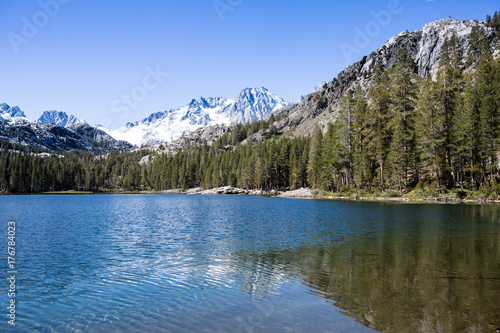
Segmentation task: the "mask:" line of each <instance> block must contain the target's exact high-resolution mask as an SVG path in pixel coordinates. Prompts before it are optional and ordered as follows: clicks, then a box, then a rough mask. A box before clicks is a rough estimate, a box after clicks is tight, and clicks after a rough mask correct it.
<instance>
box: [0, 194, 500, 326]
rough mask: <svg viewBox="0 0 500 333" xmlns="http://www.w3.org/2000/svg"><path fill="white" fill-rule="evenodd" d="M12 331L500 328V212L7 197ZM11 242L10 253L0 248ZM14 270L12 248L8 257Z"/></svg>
mask: <svg viewBox="0 0 500 333" xmlns="http://www.w3.org/2000/svg"><path fill="white" fill-rule="evenodd" d="M0 203H1V206H0V216H1V217H2V225H3V227H2V229H3V230H2V233H1V235H2V239H3V241H2V240H0V244H1V242H3V243H4V244H5V246H6V244H7V221H9V220H14V221H16V224H17V235H16V237H17V244H16V247H17V248H16V250H17V262H16V265H17V276H16V284H17V289H18V291H17V295H16V300H17V303H16V305H17V307H16V326H15V327H12V326H11V325H9V324H8V323H7V321H8V318H7V317H6V314H7V305H8V304H7V302H8V298H7V290H8V283H7V281H6V279H5V278H2V279H1V283H0V300H1V308H2V309H4V310H3V311H4V313H5V315H3V316H2V318H3V320H2V322H1V323H0V331H2V332H5V331H6V332H10V331H12V332H365V331H366V332H369V331H372V329H374V330H377V331H387V332H390V331H392V332H394V331H398V332H404V331H407V332H417V331H426V332H430V331H436V332H447V331H450V332H455V331H462V330H463V331H466V330H469V329H478V330H482V329H485V327H487V325H488V324H490V325H491V324H496V323H498V324H500V316H499V313H500V306H499V305H498V303H499V302H498V299H499V296H500V244H499V243H500V242H499V240H500V211H499V209H498V208H497V206H488V205H485V206H479V205H470V206H469V205H425V204H417V205H404V204H392V203H371V202H340V201H319V200H290V199H280V198H263V197H248V196H182V195H81V196H69V195H63V196H2V197H0ZM2 246H3V245H2ZM0 260H1V261H2V262H1V265H0V267H2V270H3V272H1V273H0V274H2V276H6V275H7V270H8V269H7V259H6V254H5V251H3V252H2V256H1V257H0Z"/></svg>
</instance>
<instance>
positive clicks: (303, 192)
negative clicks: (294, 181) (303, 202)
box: [279, 188, 313, 198]
mask: <svg viewBox="0 0 500 333" xmlns="http://www.w3.org/2000/svg"><path fill="white" fill-rule="evenodd" d="M279 197H282V198H312V197H313V195H312V192H311V190H310V189H308V188H300V189H298V190H293V191H287V192H283V193H281V194H280V195H279Z"/></svg>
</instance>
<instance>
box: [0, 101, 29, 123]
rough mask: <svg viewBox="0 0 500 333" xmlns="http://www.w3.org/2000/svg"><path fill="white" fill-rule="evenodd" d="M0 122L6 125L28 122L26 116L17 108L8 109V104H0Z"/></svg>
mask: <svg viewBox="0 0 500 333" xmlns="http://www.w3.org/2000/svg"><path fill="white" fill-rule="evenodd" d="M0 122H2V123H3V122H5V123H8V124H18V123H26V122H29V120H28V119H27V118H26V115H25V114H24V112H23V111H21V109H20V108H19V106H13V107H10V106H9V105H8V104H5V103H1V104H0Z"/></svg>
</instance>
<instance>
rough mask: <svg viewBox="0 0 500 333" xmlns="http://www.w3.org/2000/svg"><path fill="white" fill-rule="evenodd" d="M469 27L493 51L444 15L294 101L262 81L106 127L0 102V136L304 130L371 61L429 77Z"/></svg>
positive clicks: (365, 86) (366, 81) (50, 140)
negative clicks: (401, 61)
mask: <svg viewBox="0 0 500 333" xmlns="http://www.w3.org/2000/svg"><path fill="white" fill-rule="evenodd" d="M475 26H481V27H483V28H484V29H485V31H486V37H485V38H486V39H487V40H488V42H489V43H490V45H491V47H492V49H493V50H495V51H494V57H495V58H496V57H498V56H500V48H499V42H498V41H499V40H500V38H497V37H496V36H497V33H496V32H495V30H494V29H492V28H489V27H487V26H486V23H485V22H481V21H475V20H455V19H451V18H448V19H443V20H439V21H435V22H431V23H429V24H426V25H425V26H424V28H423V29H422V30H415V31H404V32H402V33H400V34H398V35H396V36H394V37H392V38H390V39H389V40H388V41H387V42H386V43H385V44H384V45H382V46H381V47H380V48H379V49H377V50H375V51H373V52H372V53H370V54H369V55H367V56H365V57H363V59H361V60H360V61H358V62H356V63H354V64H352V65H350V66H348V67H346V68H345V69H344V70H342V71H341V72H340V73H339V74H338V75H337V76H336V77H335V78H334V79H333V80H332V81H330V82H326V83H321V84H320V85H318V86H317V87H316V88H315V89H314V92H312V93H310V94H309V95H306V96H304V97H303V99H301V101H300V103H297V104H289V103H287V102H286V101H284V100H283V99H282V98H280V97H278V96H276V95H274V94H272V93H270V92H269V91H268V90H267V89H266V88H247V89H244V90H243V91H242V92H241V93H240V94H239V95H238V96H237V97H236V99H235V100H231V99H227V98H222V97H207V98H203V97H202V98H198V99H193V100H192V101H191V102H190V103H188V104H187V105H186V106H184V107H182V108H179V109H174V110H169V111H162V112H157V113H153V114H151V115H150V116H149V117H147V118H144V119H142V120H140V121H136V122H131V123H128V124H126V125H125V126H123V127H121V128H118V129H114V130H110V129H107V128H104V127H101V126H97V127H93V126H90V125H88V124H86V123H85V121H83V120H81V119H78V118H76V117H74V116H71V115H68V114H66V113H64V112H58V111H46V112H44V113H43V114H42V116H41V117H40V118H39V119H38V120H37V121H36V122H31V121H29V120H28V119H27V118H26V117H25V115H24V113H23V112H22V111H21V110H20V109H19V108H18V107H10V106H9V105H7V104H0V138H3V139H5V140H9V141H11V142H19V143H23V144H27V145H31V144H34V145H38V146H40V147H46V148H47V149H51V150H72V149H86V150H90V149H94V148H95V147H98V149H113V148H115V147H118V148H126V147H132V145H131V144H133V145H136V146H140V145H143V144H145V145H150V144H158V143H165V142H167V143H169V142H174V141H175V142H176V143H175V144H176V145H177V146H179V145H180V144H181V143H182V142H190V140H195V138H198V137H200V135H201V136H203V137H207V138H211V139H214V138H216V137H217V136H218V135H219V134H220V133H224V132H225V131H228V130H230V128H228V126H229V125H232V124H236V123H246V122H253V121H256V120H259V119H263V118H265V117H266V116H269V114H271V113H273V112H274V114H275V115H283V116H286V117H283V118H281V119H279V120H277V121H276V122H275V123H274V124H273V128H274V129H275V130H277V131H278V132H280V133H287V135H291V136H301V135H310V134H311V133H312V131H313V129H314V128H315V127H316V126H319V127H320V128H322V129H325V128H326V124H328V123H329V122H335V119H336V117H337V114H338V110H339V108H340V103H339V101H340V99H341V98H342V96H344V95H345V93H346V92H347V91H349V90H353V89H355V88H356V87H359V88H360V89H361V92H362V93H363V94H365V95H366V94H367V93H368V91H369V89H370V87H371V85H372V79H373V76H374V69H375V68H376V67H377V65H381V66H382V67H383V68H384V69H387V68H391V67H393V66H394V65H395V64H396V62H397V58H396V55H397V53H398V51H399V50H401V49H403V50H405V51H406V53H407V54H408V56H409V57H410V58H411V59H412V60H413V61H414V63H415V70H414V71H415V73H416V74H418V75H419V76H421V77H422V78H427V77H428V76H430V77H432V78H435V77H436V74H437V72H438V69H439V59H440V57H441V50H442V48H443V43H444V41H445V39H446V38H447V37H450V36H452V35H453V34H454V33H455V34H456V35H457V37H458V40H459V44H460V45H459V48H460V50H461V51H462V52H464V50H466V49H467V45H468V42H469V35H470V33H471V31H472V28H473V27H475ZM468 66H469V65H468V64H466V63H464V64H463V71H469V70H470V69H471V68H469V67H468ZM221 126H222V127H221ZM211 128H213V130H211ZM197 130H198V131H197ZM200 131H201V132H200ZM211 131H212V132H213V133H212V132H211ZM194 132H197V133H198V132H199V133H198V134H195V135H194V136H193V137H192V138H186V137H184V138H185V140H184V139H183V140H179V138H181V137H182V135H183V134H186V135H188V134H190V133H194ZM200 133H201V134H200ZM257 134H258V133H257ZM257 134H256V135H257ZM75 135H76V136H75ZM259 135H260V134H259ZM250 139H251V138H250ZM254 139H259V138H254ZM68 143H71V144H68Z"/></svg>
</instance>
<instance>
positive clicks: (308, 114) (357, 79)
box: [275, 18, 500, 136]
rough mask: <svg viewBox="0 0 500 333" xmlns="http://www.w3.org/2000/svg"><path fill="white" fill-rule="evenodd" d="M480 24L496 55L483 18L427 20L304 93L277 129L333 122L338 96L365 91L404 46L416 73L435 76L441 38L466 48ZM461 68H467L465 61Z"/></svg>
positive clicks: (301, 130)
mask: <svg viewBox="0 0 500 333" xmlns="http://www.w3.org/2000/svg"><path fill="white" fill-rule="evenodd" d="M476 25H480V26H482V27H483V28H484V29H485V30H486V31H487V37H486V38H488V39H489V40H490V42H491V44H492V45H493V47H494V48H495V49H496V51H495V54H494V55H495V56H496V57H498V55H499V53H500V52H499V50H498V39H495V36H496V33H495V31H494V30H493V29H491V28H488V27H486V25H485V23H484V22H479V21H474V20H467V21H461V20H455V19H451V18H448V19H443V20H439V21H435V22H432V23H429V24H426V25H425V26H424V28H423V30H421V31H420V30H417V31H405V32H402V33H400V34H398V35H396V36H394V37H392V38H391V39H390V40H388V41H387V42H386V43H385V44H384V45H382V46H381V47H380V48H379V49H378V50H376V51H374V52H372V53H371V54H369V55H368V56H365V57H363V59H362V60H361V61H358V62H356V63H354V64H353V65H351V66H348V67H346V68H345V69H344V70H343V71H341V72H340V73H339V74H338V75H337V77H336V78H334V79H333V81H331V82H328V83H327V84H326V85H325V86H324V87H326V88H323V89H321V90H320V91H317V92H314V93H311V94H309V95H307V96H305V98H304V100H303V101H302V102H301V103H299V105H298V106H296V107H294V109H293V110H292V111H291V112H290V113H289V116H288V117H287V118H285V119H282V120H280V121H278V122H276V123H275V127H276V128H277V129H278V131H280V132H282V133H285V134H288V135H291V136H299V135H309V134H310V133H311V132H312V130H313V128H314V127H315V126H316V124H318V125H319V126H320V127H322V128H325V126H326V124H327V123H328V122H333V121H334V120H335V117H336V115H337V112H336V111H338V107H339V101H340V99H341V97H342V96H343V95H344V94H345V93H346V92H347V91H348V90H350V89H353V88H354V87H355V86H356V85H359V86H360V87H361V88H362V90H363V91H364V92H365V93H367V92H368V90H369V88H370V85H371V81H372V79H373V70H374V68H375V67H376V66H377V65H378V64H382V65H383V67H384V68H391V67H393V66H394V64H395V62H396V55H397V53H398V51H399V50H400V49H404V50H405V51H406V52H407V54H408V55H409V56H410V57H411V58H412V59H413V60H414V61H415V64H416V67H415V73H416V74H418V75H420V76H421V77H423V78H426V77H427V76H429V75H431V76H432V77H433V78H435V77H436V74H437V71H438V67H439V59H440V55H441V50H442V47H443V42H444V40H445V38H446V37H451V36H452V35H453V33H456V34H457V37H458V39H459V41H460V43H461V48H462V50H463V51H464V52H465V50H466V49H467V44H468V37H469V35H470V33H471V30H472V28H473V27H474V26H476ZM463 70H464V71H467V70H469V68H468V67H467V65H466V64H465V63H464V67H463Z"/></svg>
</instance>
